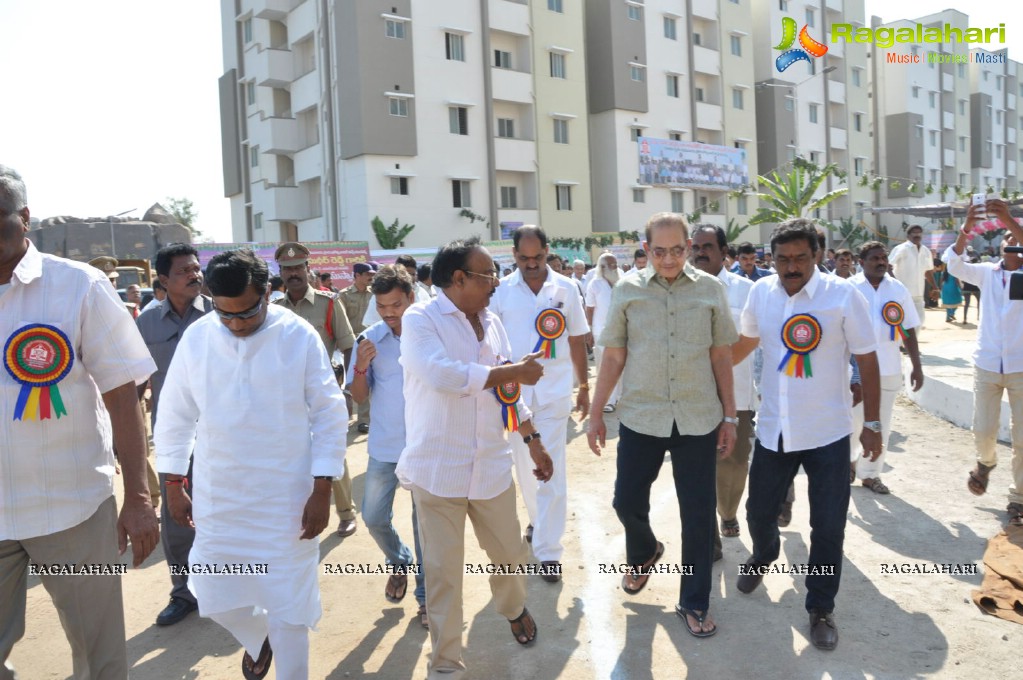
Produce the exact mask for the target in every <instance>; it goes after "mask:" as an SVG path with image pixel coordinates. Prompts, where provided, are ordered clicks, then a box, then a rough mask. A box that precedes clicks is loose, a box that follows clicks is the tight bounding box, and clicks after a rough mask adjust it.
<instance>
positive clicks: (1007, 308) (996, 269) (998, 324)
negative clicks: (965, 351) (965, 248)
mask: <svg viewBox="0 0 1023 680" xmlns="http://www.w3.org/2000/svg"><path fill="white" fill-rule="evenodd" d="M942 259H943V260H944V261H945V262H947V263H948V273H949V274H951V275H952V276H954V277H956V278H957V279H960V280H961V281H965V282H966V283H972V284H973V285H975V286H977V288H980V290H981V291H982V294H981V296H980V328H979V329H978V331H977V349H975V350H974V352H973V363H974V364H976V365H977V368H982V369H984V370H985V371H990V372H992V373H1019V372H1021V371H1023V301H1020V300H1010V299H1009V277H1010V276H1011V275H1012V273H1011V272H1007V271H1005V270H1004V269H1002V265H1001V262H1000V261H999V262H976V263H971V262H967V261H966V260H965V259H964V258H963V256H962V255H956V252H955V250H953V248H952V246H949V247H948V250H946V251H945V254H944V256H943V257H942ZM1021 271H1023V270H1021Z"/></svg>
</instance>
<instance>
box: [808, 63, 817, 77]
mask: <svg viewBox="0 0 1023 680" xmlns="http://www.w3.org/2000/svg"><path fill="white" fill-rule="evenodd" d="M810 75H811V76H815V75H817V60H816V59H811V60H810Z"/></svg>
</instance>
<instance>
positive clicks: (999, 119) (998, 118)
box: [995, 111, 1002, 125]
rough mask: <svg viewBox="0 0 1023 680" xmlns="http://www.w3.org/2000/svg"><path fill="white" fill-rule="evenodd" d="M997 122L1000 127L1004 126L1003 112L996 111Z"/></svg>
mask: <svg viewBox="0 0 1023 680" xmlns="http://www.w3.org/2000/svg"><path fill="white" fill-rule="evenodd" d="M995 122H996V123H998V124H999V125H1001V124H1002V112H1001V111H995Z"/></svg>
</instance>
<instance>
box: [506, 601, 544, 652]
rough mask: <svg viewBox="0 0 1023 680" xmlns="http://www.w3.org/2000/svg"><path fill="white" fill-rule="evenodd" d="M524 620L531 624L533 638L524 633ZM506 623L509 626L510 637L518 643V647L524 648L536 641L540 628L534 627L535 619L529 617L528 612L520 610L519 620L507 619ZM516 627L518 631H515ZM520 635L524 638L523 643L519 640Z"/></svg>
mask: <svg viewBox="0 0 1023 680" xmlns="http://www.w3.org/2000/svg"><path fill="white" fill-rule="evenodd" d="M526 619H529V620H530V621H532V622H533V637H530V636H529V633H527V632H526ZM508 623H509V624H511V631H512V635H514V636H515V642H518V643H519V644H520V645H523V646H526V645H530V644H532V643H533V642H534V641H535V640H536V636H537V635H539V634H540V628H539V627H538V626H537V625H536V619H534V618H533V617H532V616H530V614H529V610H528V609H526V608H525V607H523V608H522V613H521V614H519V618H517V619H508ZM516 627H517V628H518V630H515V628H516ZM520 635H521V636H522V637H524V638H526V641H525V642H523V641H522V640H520V639H519V636H520Z"/></svg>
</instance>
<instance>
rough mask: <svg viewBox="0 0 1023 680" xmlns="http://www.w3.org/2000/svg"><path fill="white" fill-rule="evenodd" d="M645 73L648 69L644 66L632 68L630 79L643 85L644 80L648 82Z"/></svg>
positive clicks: (630, 68) (630, 69)
mask: <svg viewBox="0 0 1023 680" xmlns="http://www.w3.org/2000/svg"><path fill="white" fill-rule="evenodd" d="M630 7H631V5H630ZM644 71H646V69H645V68H643V67H642V66H630V67H629V77H630V78H632V79H633V80H635V81H636V82H637V83H642V82H643V81H644V80H646V74H645V73H644Z"/></svg>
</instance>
